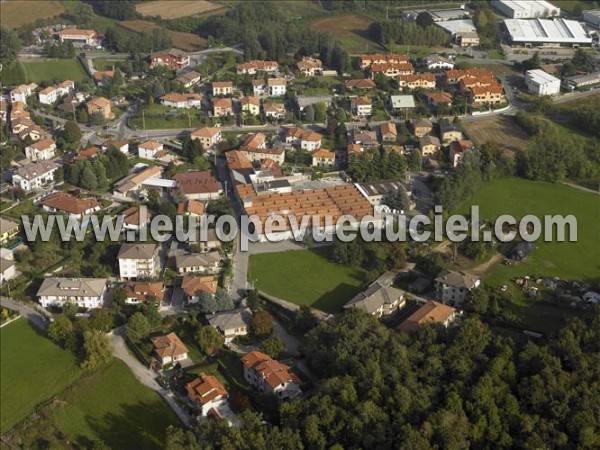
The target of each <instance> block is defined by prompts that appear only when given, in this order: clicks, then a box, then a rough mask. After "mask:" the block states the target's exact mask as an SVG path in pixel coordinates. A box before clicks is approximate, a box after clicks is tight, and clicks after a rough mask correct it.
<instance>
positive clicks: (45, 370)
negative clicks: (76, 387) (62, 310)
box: [0, 318, 80, 434]
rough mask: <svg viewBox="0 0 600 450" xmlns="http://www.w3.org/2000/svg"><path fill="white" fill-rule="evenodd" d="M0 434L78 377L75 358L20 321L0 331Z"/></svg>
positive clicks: (78, 372) (23, 321) (24, 320)
mask: <svg viewBox="0 0 600 450" xmlns="http://www.w3.org/2000/svg"><path fill="white" fill-rule="evenodd" d="M0 348H1V349H2V352H1V354H2V364H1V365H0V393H1V398H2V401H1V402H0V406H1V412H2V414H0V433H1V434H4V433H5V432H6V431H7V430H9V429H10V428H11V427H12V426H14V425H15V424H17V423H18V422H20V421H21V420H23V419H25V417H27V416H28V415H29V414H30V413H31V412H33V410H34V408H35V406H36V405H38V404H39V403H41V402H43V401H45V400H48V399H49V398H51V397H52V396H53V395H56V394H58V393H60V392H61V391H62V390H63V389H65V388H66V387H67V386H69V385H70V384H71V383H73V381H74V380H75V379H76V378H77V377H78V376H79V374H80V370H79V367H78V365H77V360H76V358H75V356H74V355H73V354H72V353H70V352H68V351H66V350H63V349H61V348H60V347H58V346H56V345H54V344H53V343H52V342H51V341H50V340H49V339H47V338H46V337H44V336H42V335H40V334H38V332H37V331H36V330H35V329H34V328H32V326H31V325H30V324H29V323H28V322H27V320H26V319H24V318H21V319H18V320H17V321H16V322H12V323H9V324H8V325H6V326H4V327H2V329H0Z"/></svg>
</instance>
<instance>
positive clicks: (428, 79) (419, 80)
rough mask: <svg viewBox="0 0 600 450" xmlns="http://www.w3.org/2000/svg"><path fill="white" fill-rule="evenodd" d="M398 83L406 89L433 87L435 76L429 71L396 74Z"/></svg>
mask: <svg viewBox="0 0 600 450" xmlns="http://www.w3.org/2000/svg"><path fill="white" fill-rule="evenodd" d="M397 80H398V85H399V86H400V87H405V88H408V89H411V90H412V89H435V85H436V81H437V79H436V77H435V75H434V74H432V73H429V72H424V73H416V74H414V75H413V74H409V75H398V78H397Z"/></svg>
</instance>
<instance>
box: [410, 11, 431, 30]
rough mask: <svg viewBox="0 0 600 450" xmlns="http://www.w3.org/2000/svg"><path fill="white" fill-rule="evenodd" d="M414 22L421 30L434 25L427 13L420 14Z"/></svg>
mask: <svg viewBox="0 0 600 450" xmlns="http://www.w3.org/2000/svg"><path fill="white" fill-rule="evenodd" d="M415 22H416V24H417V25H419V26H420V27H421V28H427V27H429V26H431V25H433V24H434V22H433V17H431V14H429V13H428V12H427V11H423V12H422V13H420V14H419V15H418V16H417V19H416V21H415Z"/></svg>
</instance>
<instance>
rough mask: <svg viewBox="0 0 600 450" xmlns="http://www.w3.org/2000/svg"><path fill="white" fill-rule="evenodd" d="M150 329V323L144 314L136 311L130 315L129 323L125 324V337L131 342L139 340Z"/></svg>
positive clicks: (148, 332)
mask: <svg viewBox="0 0 600 450" xmlns="http://www.w3.org/2000/svg"><path fill="white" fill-rule="evenodd" d="M150 331H151V329H150V324H149V323H148V319H146V316H144V314H142V313H141V312H136V313H134V314H133V315H132V316H131V318H130V319H129V324H128V325H127V337H128V338H129V339H131V341H132V342H135V343H138V342H141V341H142V339H145V338H147V337H148V335H149V334H150Z"/></svg>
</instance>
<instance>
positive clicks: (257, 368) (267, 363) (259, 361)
mask: <svg viewBox="0 0 600 450" xmlns="http://www.w3.org/2000/svg"><path fill="white" fill-rule="evenodd" d="M242 365H243V366H244V378H245V379H246V381H247V382H248V383H250V384H251V385H252V386H255V387H256V388H257V389H258V390H259V391H260V392H264V393H268V394H273V395H276V396H277V397H278V398H280V399H290V398H294V397H296V396H298V395H300V394H301V393H302V391H301V389H300V379H299V378H298V377H297V376H296V375H295V374H294V373H293V372H291V371H290V367H289V366H287V365H285V364H283V363H280V362H279V361H277V360H274V359H272V358H271V357H270V356H268V355H266V354H264V353H262V352H258V351H253V352H250V353H247V354H246V355H244V356H242Z"/></svg>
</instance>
